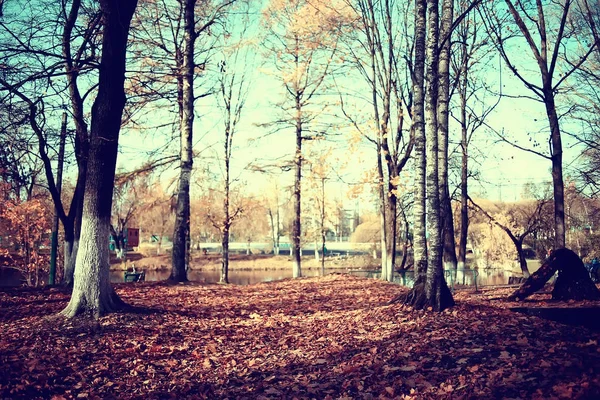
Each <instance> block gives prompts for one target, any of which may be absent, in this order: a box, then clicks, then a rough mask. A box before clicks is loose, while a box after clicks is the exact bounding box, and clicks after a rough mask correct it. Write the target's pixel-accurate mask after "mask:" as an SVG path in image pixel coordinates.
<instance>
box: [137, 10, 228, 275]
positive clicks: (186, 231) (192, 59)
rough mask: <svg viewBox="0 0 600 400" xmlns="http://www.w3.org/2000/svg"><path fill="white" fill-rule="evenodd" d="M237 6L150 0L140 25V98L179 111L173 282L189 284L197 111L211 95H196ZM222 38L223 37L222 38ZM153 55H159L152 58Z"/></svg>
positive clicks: (140, 14) (140, 16)
mask: <svg viewBox="0 0 600 400" xmlns="http://www.w3.org/2000/svg"><path fill="white" fill-rule="evenodd" d="M234 3H235V0H224V1H215V2H214V3H213V2H202V3H201V4H200V3H198V2H197V1H196V0H186V1H169V0H164V1H154V0H146V1H145V3H144V7H140V13H139V17H138V18H137V20H136V22H135V28H136V29H135V30H134V36H135V41H134V44H133V51H134V54H135V55H136V60H137V63H136V68H138V69H139V71H138V74H136V75H137V76H136V83H138V84H136V85H132V86H133V88H132V90H135V94H136V96H138V97H140V98H146V99H147V101H155V102H156V104H157V106H158V107H159V108H161V107H162V108H165V109H167V110H168V109H170V107H171V106H172V105H173V104H176V105H177V112H176V116H177V122H176V124H175V126H176V127H177V129H175V131H176V132H177V134H176V137H177V138H178V139H179V150H178V153H179V181H178V188H177V195H176V204H175V227H174V232H173V252H172V264H173V269H172V273H171V279H172V280H174V281H176V282H184V281H187V268H188V266H189V257H190V254H189V252H190V246H191V238H190V182H191V181H190V180H191V175H192V169H193V158H194V149H193V126H194V118H195V113H194V107H195V104H196V101H197V100H198V99H200V98H203V97H206V96H209V95H210V94H212V92H213V91H212V89H210V88H207V89H206V91H204V92H202V93H200V94H198V95H197V94H195V93H196V91H195V89H197V87H198V82H200V81H201V79H199V78H201V77H202V76H203V74H204V72H205V71H206V69H207V68H208V66H209V62H210V61H211V56H212V55H213V54H214V50H215V47H216V46H217V40H218V38H219V37H220V35H219V34H217V32H218V30H219V27H220V26H219V25H220V22H222V19H223V18H224V16H225V15H226V14H227V12H228V10H229V7H230V6H231V5H232V4H234ZM219 33H220V32H219ZM149 52H154V53H155V54H152V56H149V54H150V53H149Z"/></svg>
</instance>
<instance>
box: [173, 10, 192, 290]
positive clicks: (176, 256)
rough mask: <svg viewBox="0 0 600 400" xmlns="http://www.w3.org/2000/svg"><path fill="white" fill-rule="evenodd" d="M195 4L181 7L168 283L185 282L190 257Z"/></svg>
mask: <svg viewBox="0 0 600 400" xmlns="http://www.w3.org/2000/svg"><path fill="white" fill-rule="evenodd" d="M195 6H196V0H185V3H184V28H183V29H184V42H183V46H184V49H183V61H182V67H181V75H182V87H181V109H180V110H181V114H182V115H181V138H180V140H181V149H180V158H181V162H180V174H179V188H178V191H177V206H176V211H175V228H174V233H173V253H172V257H171V259H172V264H173V270H172V272H171V278H170V279H171V280H173V281H175V282H186V281H187V280H188V279H187V269H188V267H189V265H188V264H189V253H190V179H191V175H192V166H193V148H192V146H193V142H192V137H193V128H194V69H195V68H194V67H195V65H194V45H195V41H196V31H195V19H194V8H195Z"/></svg>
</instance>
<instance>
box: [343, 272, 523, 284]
mask: <svg viewBox="0 0 600 400" xmlns="http://www.w3.org/2000/svg"><path fill="white" fill-rule="evenodd" d="M352 274H353V275H357V276H365V277H368V278H379V277H380V275H381V273H380V272H379V271H352ZM444 275H445V278H446V282H447V283H448V286H450V287H454V286H455V285H462V286H477V287H479V286H494V285H506V284H508V278H509V277H511V276H513V275H514V274H513V273H511V272H510V271H506V270H504V269H481V270H473V269H459V270H444ZM394 282H396V283H399V284H400V285H403V286H408V287H412V286H413V285H414V283H415V276H414V271H404V273H395V274H394Z"/></svg>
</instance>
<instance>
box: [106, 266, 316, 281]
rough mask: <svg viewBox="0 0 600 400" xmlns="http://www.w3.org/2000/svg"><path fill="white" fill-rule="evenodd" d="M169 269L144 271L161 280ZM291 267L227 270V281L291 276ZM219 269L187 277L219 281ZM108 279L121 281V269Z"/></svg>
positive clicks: (311, 272)
mask: <svg viewBox="0 0 600 400" xmlns="http://www.w3.org/2000/svg"><path fill="white" fill-rule="evenodd" d="M170 274H171V270H170V269H166V270H159V271H146V281H163V280H166V279H168V278H169V275H170ZM303 274H304V276H318V275H319V271H318V270H308V271H303ZM291 277H292V269H291V268H290V269H289V270H288V269H280V270H279V269H278V270H253V271H248V270H244V271H238V270H232V271H229V283H233V284H236V285H252V284H254V283H260V282H271V281H277V280H280V279H285V278H291ZM219 278H220V273H219V271H204V270H190V271H188V279H189V280H190V281H192V282H205V283H216V282H219ZM110 280H111V282H113V283H117V282H123V271H111V272H110Z"/></svg>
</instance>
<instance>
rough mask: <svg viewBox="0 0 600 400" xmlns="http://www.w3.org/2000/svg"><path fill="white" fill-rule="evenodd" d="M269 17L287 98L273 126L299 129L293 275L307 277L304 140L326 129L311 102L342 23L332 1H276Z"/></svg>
mask: <svg viewBox="0 0 600 400" xmlns="http://www.w3.org/2000/svg"><path fill="white" fill-rule="evenodd" d="M264 19H265V25H266V26H267V28H268V29H269V34H268V38H267V49H268V51H269V52H270V53H271V54H272V55H273V58H274V68H275V69H276V70H277V71H278V72H279V73H280V75H279V78H280V79H281V81H282V84H283V87H284V89H285V97H286V99H285V101H284V102H283V104H282V110H283V113H284V117H283V118H282V119H281V120H279V121H275V122H274V124H275V125H278V126H280V127H281V126H285V127H291V128H293V130H294V132H295V135H294V136H295V145H296V146H295V152H294V161H293V163H294V194H293V199H294V220H293V226H292V253H293V263H294V265H293V276H294V277H295V278H297V277H301V276H302V269H301V262H300V253H301V250H300V248H301V243H300V242H301V235H302V229H301V203H302V201H301V198H302V195H301V193H302V163H303V153H302V144H303V142H304V141H305V140H307V139H311V138H312V137H313V136H318V135H321V134H322V130H315V129H314V128H315V127H314V125H315V119H316V117H317V116H318V115H319V113H318V112H316V111H313V110H311V106H312V105H313V101H314V99H315V97H316V96H317V95H318V94H319V92H320V90H322V88H323V86H324V85H323V82H324V81H325V79H326V77H327V76H328V73H329V70H330V66H331V62H332V59H333V54H334V53H335V51H336V48H337V45H338V32H337V27H338V26H339V25H340V22H339V20H338V14H337V12H333V11H332V8H330V6H329V5H325V4H321V3H313V2H307V1H304V0H276V1H272V2H271V4H270V5H269V7H268V8H267V9H266V11H265V12H264ZM311 125H312V128H311Z"/></svg>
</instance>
